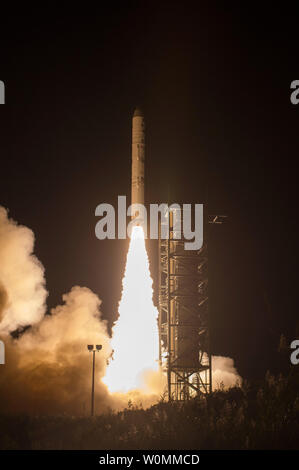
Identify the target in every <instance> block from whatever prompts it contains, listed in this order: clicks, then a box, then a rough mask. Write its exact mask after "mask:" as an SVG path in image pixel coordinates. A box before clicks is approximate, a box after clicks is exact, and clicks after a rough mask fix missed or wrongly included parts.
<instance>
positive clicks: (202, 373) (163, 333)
mask: <svg viewBox="0 0 299 470" xmlns="http://www.w3.org/2000/svg"><path fill="white" fill-rule="evenodd" d="M167 223H168V222H167ZM185 241H186V240H184V239H180V240H177V239H175V237H174V229H173V217H171V214H170V218H169V238H167V239H162V238H161V224H160V236H159V345H160V350H159V351H160V364H161V367H162V369H163V370H164V371H165V372H166V373H167V384H168V398H169V400H187V399H189V398H191V397H192V396H195V395H198V394H204V395H205V394H208V393H210V392H211V389H212V374H211V354H210V339H209V312H208V256H207V244H206V243H204V244H203V246H202V248H201V249H200V250H185V249H184V243H185Z"/></svg>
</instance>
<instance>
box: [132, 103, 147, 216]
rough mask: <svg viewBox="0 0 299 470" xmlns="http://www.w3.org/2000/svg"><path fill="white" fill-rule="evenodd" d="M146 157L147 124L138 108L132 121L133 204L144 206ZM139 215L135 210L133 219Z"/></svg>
mask: <svg viewBox="0 0 299 470" xmlns="http://www.w3.org/2000/svg"><path fill="white" fill-rule="evenodd" d="M144 157H145V123H144V115H143V113H142V111H141V110H140V109H139V108H136V109H135V111H134V115H133V120H132V188H131V191H132V192H131V204H143V205H144ZM137 215H138V210H134V212H133V215H132V218H133V219H134V218H135V217H136V216H137Z"/></svg>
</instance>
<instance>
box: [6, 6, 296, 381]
mask: <svg viewBox="0 0 299 470" xmlns="http://www.w3.org/2000/svg"><path fill="white" fill-rule="evenodd" d="M159 3H160V4H155V2H134V3H129V4H128V3H127V2H126V7H123V8H120V7H118V6H117V5H116V4H115V5H114V6H113V5H112V6H111V7H108V6H106V7H105V8H106V9H105V8H103V7H102V8H101V10H99V11H98V12H96V11H95V12H93V13H92V12H91V13H90V15H89V16H86V15H83V14H81V15H79V14H77V15H75V13H74V12H73V13H70V12H65V13H64V12H62V11H59V12H58V11H57V12H53V11H46V10H41V11H40V12H36V11H35V12H33V11H32V12H30V11H27V16H24V15H23V16H21V15H14V16H5V15H2V17H1V20H0V23H1V24H0V38H1V42H0V56H1V63H0V79H1V80H3V81H4V82H5V85H6V102H7V104H6V105H5V106H1V107H0V125H1V131H0V136H1V139H0V152H1V153H0V154H1V188H0V195H1V197H0V204H1V205H3V206H5V207H7V208H9V210H10V215H11V217H12V218H14V219H15V220H17V221H18V222H20V223H22V224H24V225H26V226H28V227H30V228H31V229H32V230H33V231H34V233H35V235H36V254H37V256H38V257H39V259H40V260H41V262H42V263H43V265H44V266H45V269H46V279H47V288H48V290H49V292H50V295H49V298H48V306H49V308H52V307H54V306H55V305H57V303H59V302H61V295H62V294H63V293H65V292H67V291H68V290H69V289H70V288H71V287H72V286H73V285H81V286H88V287H90V288H91V289H92V290H93V291H95V292H96V293H97V294H98V295H99V297H100V298H101V299H102V300H103V305H102V310H103V313H104V316H105V317H106V318H108V319H109V320H110V321H112V320H114V319H115V318H116V315H117V304H118V301H119V299H120V293H121V279H122V275H123V270H124V262H125V255H126V250H127V246H128V242H127V241H99V240H97V239H96V238H95V235H94V227H95V223H96V218H95V216H94V210H95V207H96V206H97V205H98V204H100V203H102V202H108V203H115V201H116V198H117V195H122V194H127V195H128V196H129V194H130V163H131V162H130V152H131V116H132V113H133V110H134V107H135V106H136V105H137V104H139V105H141V106H142V107H143V109H144V111H145V115H146V123H147V135H146V138H147V148H146V150H147V153H146V174H147V176H146V199H147V202H166V201H167V198H168V196H169V197H170V199H171V200H173V201H176V202H192V203H195V202H197V203H201V202H204V203H206V202H207V201H208V202H209V212H210V213H213V214H215V213H220V214H227V215H228V219H227V222H226V224H225V225H223V226H216V227H213V230H212V231H211V233H210V240H209V256H210V259H209V262H210V268H209V269H210V307H211V324H212V331H211V333H212V348H213V353H215V354H220V355H229V356H231V357H233V358H234V359H235V362H236V365H237V367H238V369H239V371H240V373H241V375H243V376H245V377H258V376H260V375H261V374H263V373H264V372H265V370H266V369H267V368H270V369H271V368H272V369H275V367H276V364H275V361H276V359H275V358H276V356H275V350H276V348H277V343H278V340H279V336H280V333H282V332H285V333H286V334H287V335H288V337H289V338H291V339H294V338H295V325H296V321H297V318H298V313H297V312H298V308H297V297H298V296H297V291H298V288H297V277H298V276H297V265H298V263H297V261H298V256H297V255H298V251H297V244H298V237H297V232H296V219H297V181H298V173H297V159H298V117H299V105H298V106H297V107H296V106H294V105H292V104H291V103H290V83H291V81H292V80H295V79H299V70H298V68H299V65H298V42H299V41H298V25H297V24H296V22H297V15H296V13H295V12H294V11H289V12H287V9H285V11H282V10H280V9H278V8H277V9H275V8H274V7H272V10H271V11H265V12H264V11H262V10H261V9H255V8H253V7H252V8H243V9H238V10H234V11H229V10H228V9H226V10H224V9H221V8H218V9H217V8H216V7H215V8H208V7H207V6H206V4H207V3H208V2H197V3H196V4H194V5H196V7H195V6H193V4H192V3H187V5H185V6H184V4H183V2H171V3H170V2H169V3H168V2H159ZM128 5H129V6H128ZM201 5H203V6H201ZM33 13H34V14H35V16H34V14H33ZM149 256H150V261H151V265H152V272H153V275H154V282H155V287H156V285H157V253H156V246H155V243H153V242H151V243H150V244H149ZM156 294H157V292H155V295H156Z"/></svg>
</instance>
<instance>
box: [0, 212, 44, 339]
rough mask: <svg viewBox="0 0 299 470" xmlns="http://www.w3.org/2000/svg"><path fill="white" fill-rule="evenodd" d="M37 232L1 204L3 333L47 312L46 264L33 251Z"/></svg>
mask: <svg viewBox="0 0 299 470" xmlns="http://www.w3.org/2000/svg"><path fill="white" fill-rule="evenodd" d="M33 247H34V234H33V232H32V231H31V230H30V229H29V228H27V227H24V226H22V225H18V224H17V223H16V222H14V221H13V220H12V219H9V218H8V214H7V211H6V210H5V209H4V208H3V207H0V333H1V334H3V333H9V332H11V331H13V330H15V329H16V328H19V327H22V326H26V325H33V324H35V323H37V322H38V321H40V320H41V318H42V317H43V315H44V313H45V309H46V307H45V301H46V298H47V295H48V294H47V291H46V288H45V279H44V268H43V266H42V264H41V263H40V262H39V260H38V259H37V258H36V256H34V255H33Z"/></svg>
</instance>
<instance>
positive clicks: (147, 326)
mask: <svg viewBox="0 0 299 470" xmlns="http://www.w3.org/2000/svg"><path fill="white" fill-rule="evenodd" d="M152 283H153V282H152V279H151V276H150V270H149V262H148V257H147V253H146V248H145V242H144V232H143V229H142V227H138V226H136V227H134V228H133V230H132V236H131V241H130V246H129V251H128V256H127V264H126V270H125V275H124V278H123V292H122V298H121V301H120V304H119V310H118V311H119V318H118V320H117V322H116V324H115V325H114V327H113V329H112V332H113V335H112V340H111V345H112V348H113V350H114V354H113V360H112V361H111V362H110V364H109V366H108V368H107V374H106V377H105V378H104V380H103V381H104V383H105V384H106V385H107V386H108V388H109V390H110V391H111V392H128V391H129V390H134V389H137V388H142V377H143V374H145V373H146V372H148V371H149V370H150V371H158V369H159V366H158V348H159V345H158V325H157V317H158V311H157V309H156V307H155V306H154V304H153V289H152Z"/></svg>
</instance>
